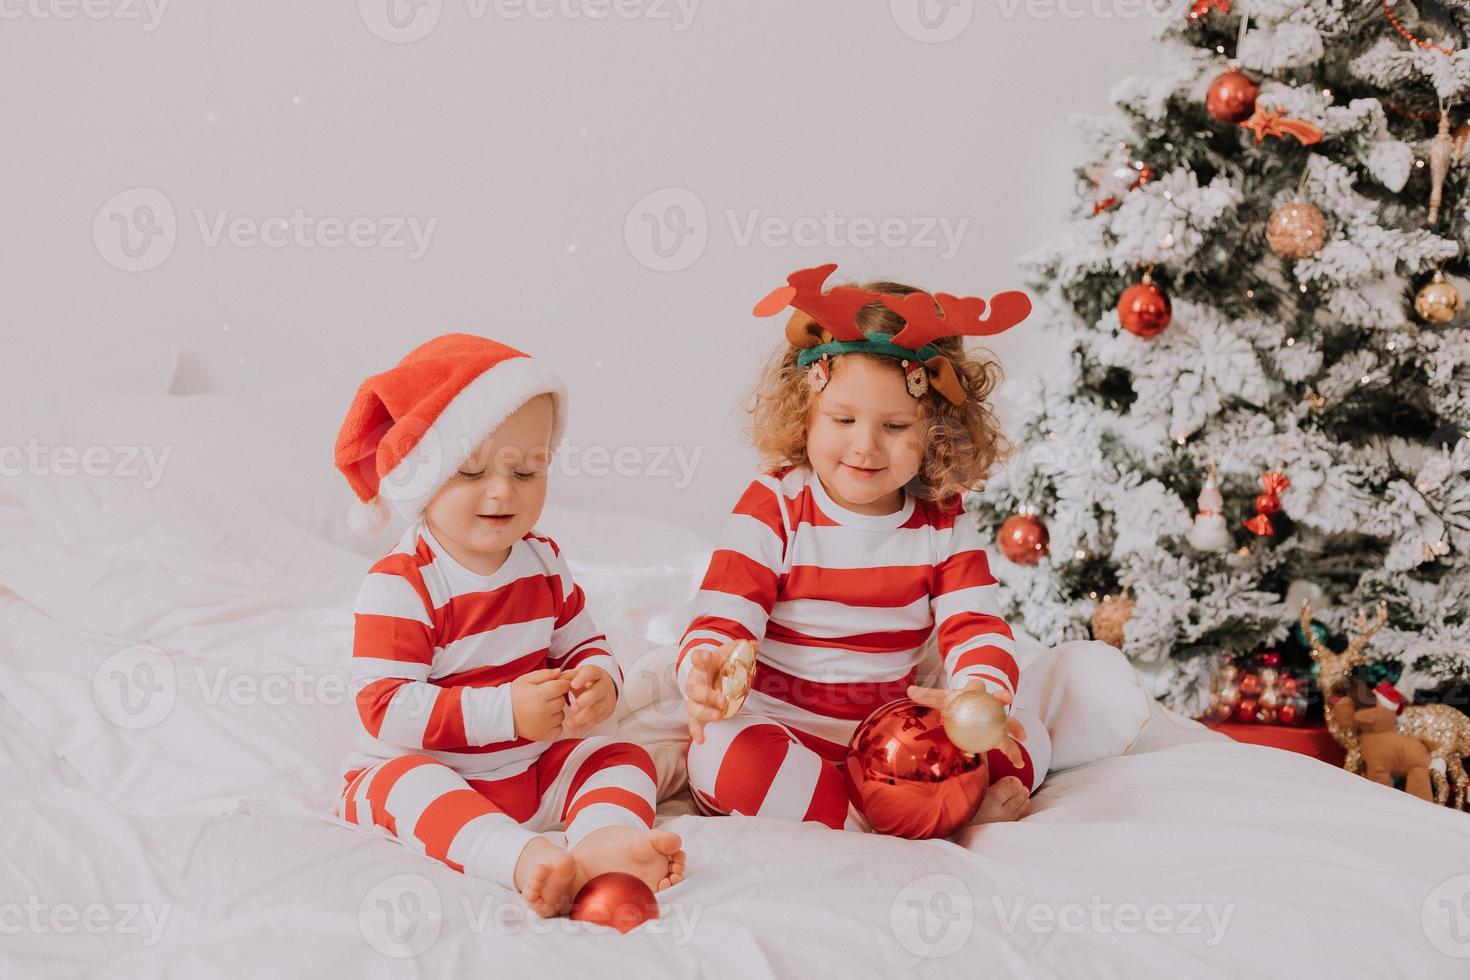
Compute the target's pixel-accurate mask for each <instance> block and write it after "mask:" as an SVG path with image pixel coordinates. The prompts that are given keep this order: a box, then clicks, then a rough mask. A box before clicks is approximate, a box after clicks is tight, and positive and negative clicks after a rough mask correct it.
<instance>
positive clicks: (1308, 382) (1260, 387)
mask: <svg viewBox="0 0 1470 980" xmlns="http://www.w3.org/2000/svg"><path fill="white" fill-rule="evenodd" d="M1158 33H1159V37H1158V41H1159V43H1161V44H1162V45H1164V46H1165V63H1166V65H1167V68H1166V69H1165V72H1164V74H1163V75H1162V76H1160V77H1150V78H1141V77H1138V78H1130V79H1127V80H1125V81H1124V82H1122V83H1121V84H1120V85H1119V86H1118V87H1117V88H1116V89H1115V90H1114V92H1113V94H1112V101H1113V103H1114V105H1115V107H1116V109H1117V110H1118V111H1117V112H1114V113H1111V114H1109V115H1108V116H1106V117H1103V118H1084V119H1079V120H1078V124H1079V126H1080V127H1081V128H1082V130H1083V132H1084V133H1085V134H1086V136H1087V141H1088V144H1089V147H1090V149H1089V153H1090V157H1089V160H1088V162H1087V163H1086V165H1084V166H1083V167H1081V168H1079V171H1078V177H1079V184H1078V188H1079V192H1078V201H1077V205H1076V209H1075V220H1074V221H1072V223H1071V224H1070V225H1069V230H1068V233H1067V234H1065V235H1064V236H1063V238H1062V239H1061V240H1059V241H1056V242H1054V243H1053V244H1051V245H1050V246H1048V247H1047V248H1045V249H1043V250H1041V251H1040V252H1039V253H1037V254H1035V255H1032V256H1029V257H1028V258H1027V259H1026V265H1027V268H1028V269H1029V270H1030V271H1031V273H1032V274H1033V277H1034V282H1033V283H1032V284H1031V285H1032V290H1033V293H1034V294H1035V295H1036V296H1037V298H1038V312H1037V314H1036V315H1034V316H1033V318H1032V323H1031V324H1029V325H1028V326H1030V327H1031V328H1032V329H1034V330H1045V331H1048V334H1049V336H1055V337H1058V338H1059V342H1060V343H1061V344H1062V345H1063V346H1064V347H1065V348H1066V349H1067V350H1068V351H1069V353H1068V355H1067V358H1066V364H1065V366H1064V368H1063V369H1062V370H1060V371H1057V372H1052V373H1050V374H1048V375H1047V376H1045V377H1043V378H1041V379H1040V380H1039V381H1038V382H1035V383H1034V384H1030V385H1029V386H1028V385H1022V384H1015V385H1012V386H1011V394H1012V395H1013V397H1015V398H1016V399H1017V403H1018V408H1019V414H1020V417H1019V419H1018V420H1017V422H1018V425H1017V426H1016V427H1015V429H1014V433H1015V435H1016V442H1017V444H1018V447H1019V451H1018V452H1017V454H1016V456H1015V457H1014V458H1013V459H1012V460H1011V461H1010V463H1009V464H1008V467H1007V468H1006V469H1005V471H1004V472H1000V473H997V474H996V475H995V477H994V478H993V479H992V480H991V481H990V482H989V484H988V485H987V490H986V492H985V493H984V494H978V495H973V498H972V499H973V500H974V504H973V506H974V509H975V511H976V517H977V520H978V521H979V522H980V526H981V528H982V530H983V531H985V532H987V533H989V534H992V535H994V536H996V537H998V538H999V539H1000V540H999V541H997V542H996V544H997V545H998V547H997V548H996V549H995V550H998V551H1002V552H1004V553H1005V554H1006V555H1007V558H1008V559H1009V560H997V562H996V572H997V575H998V577H999V578H1000V579H1001V581H1002V586H1003V593H1004V596H1005V602H1006V603H1007V604H1008V606H1009V608H1008V609H1007V610H1006V611H1007V613H1008V614H1009V615H1011V616H1012V617H1014V618H1015V619H1016V620H1017V621H1018V622H1020V623H1022V624H1023V625H1024V626H1025V628H1026V629H1027V630H1028V631H1030V632H1032V633H1033V634H1035V635H1037V636H1038V637H1039V638H1041V639H1042V640H1043V641H1046V642H1057V641H1059V640H1062V639H1066V638H1078V637H1086V636H1088V635H1090V633H1091V632H1093V631H1094V630H1096V631H1097V632H1098V633H1099V635H1100V636H1103V637H1107V638H1110V639H1113V640H1114V641H1117V640H1121V643H1120V645H1121V646H1122V648H1123V651H1124V652H1125V653H1126V654H1127V655H1128V656H1129V657H1130V658H1131V659H1132V660H1133V661H1134V663H1135V664H1136V665H1138V666H1139V667H1140V668H1142V669H1144V670H1145V671H1146V672H1152V673H1153V674H1154V676H1155V678H1156V680H1157V683H1158V688H1157V690H1158V691H1159V693H1161V695H1162V696H1163V697H1164V699H1165V700H1166V702H1168V703H1171V704H1172V705H1174V706H1176V707H1179V708H1181V709H1183V710H1186V711H1190V712H1192V713H1196V714H1197V713H1198V712H1199V710H1200V708H1201V706H1202V703H1203V701H1202V699H1203V696H1204V691H1203V688H1202V683H1203V680H1202V679H1203V678H1204V677H1206V676H1207V674H1208V672H1209V670H1210V669H1211V668H1212V667H1213V666H1214V664H1215V663H1216V662H1217V661H1218V659H1219V657H1218V655H1219V654H1220V653H1222V652H1225V653H1241V654H1244V653H1250V652H1251V651H1258V650H1261V649H1265V648H1270V647H1273V646H1275V645H1277V644H1279V643H1283V642H1286V643H1289V642H1290V638H1289V633H1290V631H1291V629H1292V627H1293V625H1294V624H1296V623H1297V617H1298V612H1299V610H1300V606H1301V599H1302V598H1303V597H1311V598H1312V599H1313V606H1314V608H1315V609H1316V610H1317V612H1316V613H1315V615H1316V616H1317V618H1318V619H1319V620H1320V621H1321V623H1322V624H1323V626H1324V627H1325V632H1327V633H1328V634H1346V633H1350V632H1351V626H1350V625H1349V620H1350V617H1351V616H1352V614H1353V613H1354V612H1355V610H1358V609H1360V608H1366V607H1371V606H1376V604H1377V603H1378V602H1380V601H1385V602H1387V604H1388V608H1389V618H1388V623H1387V625H1386V626H1384V627H1383V628H1382V629H1381V630H1380V631H1379V632H1378V633H1377V634H1376V635H1375V636H1374V638H1373V642H1372V644H1371V645H1370V647H1369V649H1368V656H1369V658H1370V660H1372V659H1376V660H1378V661H1379V662H1380V665H1381V666H1382V667H1383V669H1384V670H1385V671H1387V670H1389V669H1390V668H1391V674H1390V676H1398V675H1399V673H1400V671H1402V672H1403V676H1402V677H1401V678H1400V680H1399V686H1400V688H1401V689H1402V690H1404V691H1405V693H1413V692H1414V691H1415V690H1418V691H1420V692H1421V693H1424V692H1427V689H1430V688H1434V687H1437V686H1440V687H1442V685H1443V684H1444V683H1445V682H1455V681H1463V680H1465V679H1466V678H1467V677H1470V621H1467V620H1470V615H1467V614H1470V439H1465V438H1462V434H1463V433H1464V432H1465V431H1467V430H1470V331H1467V330H1466V329H1465V325H1464V323H1463V320H1464V318H1463V317H1461V316H1458V315H1457V312H1458V300H1459V295H1458V291H1457V289H1456V286H1455V277H1457V276H1460V275H1463V274H1465V273H1466V272H1467V271H1470V261H1467V249H1466V248H1465V243H1466V241H1467V235H1470V194H1467V192H1466V188H1467V179H1466V177H1467V170H1470V157H1467V154H1466V146H1465V144H1466V137H1467V135H1470V122H1467V121H1470V47H1467V45H1470V0H1450V2H1449V3H1447V4H1445V5H1434V6H1431V5H1430V4H1429V3H1428V2H1427V0H1425V2H1422V3H1420V4H1419V5H1417V6H1415V5H1412V4H1410V3H1408V2H1406V0H1398V2H1397V3H1395V4H1379V3H1375V2H1361V0H1355V2H1352V3H1347V2H1342V0H1338V2H1332V0H1307V2H1303V0H1198V2H1196V3H1195V5H1194V8H1193V9H1192V10H1184V9H1179V10H1177V16H1176V17H1173V18H1171V19H1170V20H1169V21H1167V22H1164V23H1162V25H1161V27H1160V29H1159V32H1158ZM1212 475H1213V479H1212V478H1211V477H1212ZM1119 626H1121V627H1122V628H1121V630H1119ZM1298 630H1300V627H1299V626H1298Z"/></svg>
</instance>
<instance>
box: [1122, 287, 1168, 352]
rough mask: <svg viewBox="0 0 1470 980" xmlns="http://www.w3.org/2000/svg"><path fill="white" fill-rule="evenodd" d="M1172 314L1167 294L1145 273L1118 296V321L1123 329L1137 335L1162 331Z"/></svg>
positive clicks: (1147, 335)
mask: <svg viewBox="0 0 1470 980" xmlns="http://www.w3.org/2000/svg"><path fill="white" fill-rule="evenodd" d="M1173 315H1174V311H1173V310H1172V308H1171V307H1170V306H1169V297H1168V294H1166V293H1165V292H1164V291H1163V290H1162V289H1160V288H1159V287H1158V286H1156V285H1154V281H1153V278H1152V277H1150V276H1149V275H1148V274H1147V273H1145V274H1144V277H1143V281H1141V282H1136V283H1134V284H1133V285H1131V286H1129V287H1128V288H1127V289H1125V290H1123V295H1122V296H1119V297H1118V322H1119V323H1121V324H1122V325H1123V329H1124V330H1126V331H1128V332H1129V333H1131V334H1133V335H1135V336H1138V337H1144V338H1148V337H1153V336H1155V335H1156V334H1159V333H1162V332H1163V330H1164V328H1165V327H1167V326H1168V325H1169V319H1170V317H1172V316H1173Z"/></svg>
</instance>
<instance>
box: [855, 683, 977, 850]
mask: <svg viewBox="0 0 1470 980" xmlns="http://www.w3.org/2000/svg"><path fill="white" fill-rule="evenodd" d="M842 778H843V781H844V782H845V783H846V785H847V796H848V799H850V800H852V802H853V804H854V805H855V806H856V807H857V808H858V810H859V811H860V812H861V813H862V815H863V816H864V817H866V818H867V820H868V823H870V824H872V825H873V829H874V830H876V831H878V832H879V833H881V834H892V835H894V836H896V837H906V838H908V839H909V840H925V839H928V838H932V837H948V836H949V835H950V834H952V833H954V832H955V831H957V830H959V829H960V828H961V827H963V826H965V825H966V824H967V823H969V822H970V820H971V818H973V817H974V816H975V811H976V810H978V809H979V808H980V800H981V799H982V798H983V797H984V795H985V789H986V787H987V786H988V785H989V784H990V770H989V768H988V766H987V765H986V763H985V753H983V752H979V753H976V754H974V755H970V754H968V753H966V752H964V751H962V750H961V749H960V748H959V747H958V746H957V745H955V744H954V743H953V742H951V741H950V740H949V736H948V735H946V734H945V731H944V718H943V713H942V712H940V711H939V710H938V709H936V708H930V707H927V706H925V705H922V704H916V703H915V702H913V701H910V700H909V699H908V698H900V699H899V700H897V701H892V702H889V703H888V704H885V705H884V706H883V707H881V708H879V709H878V710H877V711H874V712H873V713H872V714H871V715H869V716H868V718H867V720H865V721H864V722H863V723H862V724H861V725H859V726H858V728H857V731H855V732H853V734H852V740H851V741H850V742H849V743H848V748H847V757H846V758H845V759H844V761H843V766H842Z"/></svg>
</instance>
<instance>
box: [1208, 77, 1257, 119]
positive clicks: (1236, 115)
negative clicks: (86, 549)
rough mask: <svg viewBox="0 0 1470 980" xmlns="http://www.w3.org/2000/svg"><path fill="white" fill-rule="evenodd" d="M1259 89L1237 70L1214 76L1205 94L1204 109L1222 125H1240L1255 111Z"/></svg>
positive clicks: (1249, 78)
mask: <svg viewBox="0 0 1470 980" xmlns="http://www.w3.org/2000/svg"><path fill="white" fill-rule="evenodd" d="M1260 93H1261V87H1260V86H1259V85H1257V84H1256V83H1255V82H1254V81H1252V80H1251V77H1250V76H1249V75H1247V74H1246V73H1245V72H1243V71H1241V70H1240V69H1238V68H1232V69H1230V70H1229V71H1227V72H1223V73H1221V74H1220V75H1218V76H1216V78H1215V80H1214V81H1213V82H1211V83H1210V89H1209V91H1208V92H1207V93H1206V94H1205V109H1206V110H1208V111H1209V113H1210V115H1212V116H1214V117H1215V118H1216V119H1218V120H1219V121H1220V122H1222V123H1230V124H1232V125H1233V124H1235V123H1240V122H1245V120H1247V119H1249V118H1250V117H1251V114H1252V113H1253V112H1255V111H1256V96H1257V95H1259V94H1260Z"/></svg>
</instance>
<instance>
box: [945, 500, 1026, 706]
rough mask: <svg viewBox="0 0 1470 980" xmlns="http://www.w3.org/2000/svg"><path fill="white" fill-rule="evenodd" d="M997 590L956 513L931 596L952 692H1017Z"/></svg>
mask: <svg viewBox="0 0 1470 980" xmlns="http://www.w3.org/2000/svg"><path fill="white" fill-rule="evenodd" d="M998 589H999V586H998V585H997V584H996V580H995V576H993V575H991V574H990V560H989V559H988V558H987V557H986V554H985V549H984V548H983V547H981V543H980V533H979V531H978V530H977V529H976V527H975V523H974V521H973V520H972V519H971V518H970V516H969V515H968V514H966V513H964V512H961V513H959V514H957V515H955V521H954V527H953V530H952V531H951V534H950V539H949V548H948V549H947V554H945V556H944V557H943V558H942V559H941V560H940V562H939V563H938V564H937V565H936V566H935V568H934V588H933V591H932V592H931V598H930V607H931V608H932V610H933V612H934V622H935V624H936V628H937V640H938V644H939V653H940V656H942V657H943V658H944V673H945V676H946V677H947V678H948V679H949V686H950V687H951V688H961V687H966V686H968V685H969V684H970V683H971V682H972V681H975V680H981V681H983V682H984V683H985V689H986V690H988V691H991V692H992V693H993V692H995V691H997V690H1005V691H1008V692H1009V693H1011V694H1015V693H1016V683H1017V681H1018V680H1019V678H1020V670H1019V669H1018V668H1017V666H1016V656H1015V655H1016V640H1015V637H1014V636H1013V635H1012V633H1011V628H1010V626H1009V625H1008V624H1007V623H1006V621H1005V620H1004V619H1002V618H1001V615H1000V604H999V599H998V597H997V595H996V592H997V591H998Z"/></svg>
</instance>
